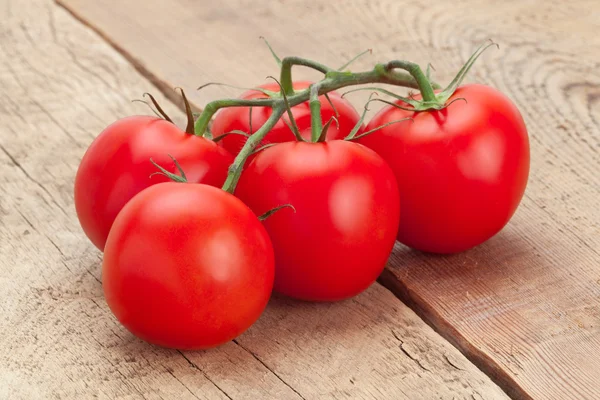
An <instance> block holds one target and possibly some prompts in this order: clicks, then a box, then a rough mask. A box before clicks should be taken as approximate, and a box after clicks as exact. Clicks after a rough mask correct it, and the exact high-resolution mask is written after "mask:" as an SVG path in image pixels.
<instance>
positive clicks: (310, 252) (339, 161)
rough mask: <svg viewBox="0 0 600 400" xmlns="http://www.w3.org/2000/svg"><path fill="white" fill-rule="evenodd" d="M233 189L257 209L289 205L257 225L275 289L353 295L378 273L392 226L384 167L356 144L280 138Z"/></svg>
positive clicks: (389, 177)
mask: <svg viewBox="0 0 600 400" xmlns="http://www.w3.org/2000/svg"><path fill="white" fill-rule="evenodd" d="M236 195H237V196H238V197H239V198H240V199H242V201H244V202H245V203H246V204H247V205H248V206H249V207H250V208H251V209H252V210H253V211H254V212H255V213H257V214H262V213H264V212H266V211H268V210H270V209H272V208H274V207H277V206H281V205H283V204H291V205H292V206H294V208H295V210H296V212H295V213H294V211H293V210H291V209H289V208H285V209H282V210H280V211H278V212H277V213H275V214H273V215H272V216H271V217H269V218H267V219H266V220H265V221H264V222H263V223H264V224H265V227H266V228H267V231H268V232H269V235H270V237H271V240H272V241H273V248H274V250H275V262H276V272H275V286H274V288H275V290H276V291H278V292H280V293H282V294H285V295H288V296H291V297H295V298H298V299H303V300H312V301H332V300H340V299H344V298H348V297H351V296H354V295H356V294H358V293H360V292H361V291H363V290H364V289H366V288H367V287H368V286H369V285H370V284H371V283H373V281H374V280H375V279H376V278H377V277H378V276H379V274H380V273H381V271H382V270H383V268H384V266H385V264H386V261H387V259H388V257H389V255H390V252H391V250H392V247H393V245H394V242H395V238H396V233H397V231H398V221H399V213H400V210H399V199H398V189H397V186H396V182H395V178H394V175H393V173H392V171H391V169H390V167H389V166H388V165H387V164H386V163H385V162H384V161H383V159H382V158H381V157H379V156H378V155H377V154H376V153H375V152H373V151H371V150H369V149H367V148H366V147H364V146H361V145H359V144H356V143H351V142H347V141H343V140H333V141H329V142H322V143H305V142H286V143H281V144H277V145H275V146H272V147H270V148H267V149H265V150H263V151H261V152H260V153H258V155H257V156H256V158H255V159H254V160H253V161H252V162H251V163H250V164H249V165H248V167H247V169H246V170H245V171H244V172H243V173H242V175H241V178H240V181H239V184H238V187H237V190H236Z"/></svg>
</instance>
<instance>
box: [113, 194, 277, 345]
mask: <svg viewBox="0 0 600 400" xmlns="http://www.w3.org/2000/svg"><path fill="white" fill-rule="evenodd" d="M273 275H274V259H273V247H272V245H271V241H270V240H269V236H268V235H267V232H266V231H265V229H264V228H263V226H262V224H261V223H260V221H259V220H258V219H257V218H256V216H255V215H254V214H253V213H252V211H250V209H249V208H248V207H246V206H245V205H244V204H243V203H242V202H241V201H240V200H238V199H237V198H235V197H234V196H232V195H230V194H228V193H227V192H225V191H223V190H221V189H217V188H214V187H211V186H207V185H195V184H184V183H174V182H168V183H162V184H160V185H154V186H152V187H150V188H148V189H146V190H144V191H143V192H141V193H139V194H138V195H137V196H135V197H134V198H133V199H132V200H131V201H130V202H129V203H127V205H126V206H125V207H124V208H123V210H122V211H121V213H119V215H118V216H117V219H116V220H115V223H114V226H113V228H112V230H111V231H110V234H109V236H108V241H107V243H106V251H105V255H104V263H103V265H102V277H103V279H102V282H103V286H104V294H105V296H106V302H107V303H108V305H109V307H110V309H111V310H112V312H113V313H114V314H115V316H116V317H117V318H118V320H119V321H120V322H121V323H122V324H123V325H124V326H125V327H126V328H127V329H129V330H130V331H131V332H132V333H133V334H134V335H136V336H138V337H140V338H142V339H144V340H146V341H148V342H151V343H154V344H157V345H160V346H165V347H172V348H178V349H205V348H209V347H214V346H217V345H219V344H222V343H225V342H227V341H229V340H231V339H233V338H235V337H236V336H238V335H240V334H241V333H242V332H244V331H245V330H246V329H248V327H250V325H252V323H254V321H256V320H257V319H258V317H259V316H260V314H261V313H262V311H263V310H264V308H265V306H266V304H267V302H268V300H269V297H270V294H271V290H272V287H273Z"/></svg>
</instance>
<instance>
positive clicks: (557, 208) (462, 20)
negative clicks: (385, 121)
mask: <svg viewBox="0 0 600 400" xmlns="http://www.w3.org/2000/svg"><path fill="white" fill-rule="evenodd" d="M59 1H60V3H61V4H63V5H65V7H67V8H68V9H69V10H71V12H73V13H74V14H75V15H77V16H78V17H79V18H81V19H82V20H83V21H85V23H87V24H89V25H90V26H92V27H93V28H94V29H96V30H97V31H99V32H101V34H102V35H104V36H105V37H106V38H107V39H108V40H109V41H110V42H112V43H114V44H116V45H117V46H118V47H120V48H121V50H122V51H124V52H125V54H126V55H127V57H129V58H130V59H131V60H133V61H134V64H135V65H138V66H141V67H143V68H144V70H145V73H147V74H149V75H150V76H153V77H154V78H153V80H155V81H159V82H162V84H163V85H166V86H173V85H181V84H184V85H189V88H190V89H191V88H192V87H193V86H196V85H198V84H201V83H204V82H207V81H224V82H227V83H231V84H237V85H242V86H252V85H255V84H257V83H260V82H262V81H263V79H264V76H266V75H268V74H273V73H274V72H275V71H276V69H275V64H274V63H273V61H272V59H271V58H270V56H269V54H268V52H267V51H266V50H265V49H264V48H263V47H262V46H261V44H260V42H259V40H258V36H259V35H264V36H266V37H268V38H269V39H270V41H271V43H272V44H273V46H274V47H275V49H279V50H281V51H280V52H281V54H282V55H286V54H297V55H302V56H307V57H311V58H314V59H318V60H320V61H323V62H324V63H326V64H330V65H333V66H335V65H337V64H339V63H340V60H343V59H347V58H349V57H350V56H351V55H353V54H357V53H359V52H360V51H361V50H363V49H364V48H367V47H372V48H373V49H374V54H375V56H374V57H372V58H371V59H368V57H367V58H365V59H363V60H360V61H358V62H357V63H356V68H357V69H359V68H361V67H366V66H367V65H369V64H371V63H372V62H373V60H374V59H376V60H387V59H391V58H405V59H411V60H413V61H417V62H420V63H422V64H425V63H427V62H429V61H431V62H432V63H433V65H434V66H435V68H436V71H437V72H436V74H437V76H436V77H437V80H438V81H441V82H448V80H449V79H450V78H451V76H452V75H453V74H454V72H455V71H456V70H457V69H458V68H459V67H460V66H461V64H462V63H463V62H464V61H465V60H466V58H467V57H468V55H469V54H470V53H471V52H472V51H473V50H474V48H475V47H476V46H477V45H478V44H480V43H482V42H483V41H484V40H485V39H487V38H490V37H491V38H494V40H495V41H497V42H498V43H500V45H501V50H500V51H498V52H493V51H490V52H489V53H487V54H486V55H484V57H483V58H482V59H481V60H480V61H479V62H478V64H477V65H476V67H475V68H474V71H473V73H472V74H471V76H470V79H471V80H472V81H479V82H483V83H487V84H490V85H492V86H495V87H497V88H498V89H500V90H501V91H503V92H505V93H506V94H507V95H509V96H510V97H511V98H512V99H513V100H514V101H515V102H516V104H517V105H518V107H519V108H520V109H521V111H522V112H523V114H524V117H525V119H526V123H527V126H528V128H529V133H530V136H531V146H532V170H531V178H530V182H529V187H528V190H527V193H526V197H525V199H524V200H523V203H522V205H521V207H520V209H519V210H518V212H517V214H516V215H515V217H514V219H513V220H512V221H511V223H510V224H509V225H508V226H507V228H506V229H505V230H504V231H503V232H502V233H501V234H499V235H498V236H497V237H495V238H494V239H492V240H491V241H489V242H488V243H486V244H485V245H483V246H481V247H479V248H477V249H474V250H472V251H469V252H466V253H463V254H459V255H456V256H452V257H434V256H429V255H425V254H420V253H416V252H412V251H409V250H408V249H406V248H404V247H402V246H400V245H398V246H397V247H396V249H395V251H394V254H393V256H392V258H391V261H390V265H389V269H388V271H387V272H386V273H385V274H384V275H383V276H382V282H383V283H384V284H385V285H386V286H388V287H389V288H391V289H392V290H393V291H394V292H395V293H396V294H397V295H398V296H399V297H400V298H401V299H403V300H404V301H406V302H407V303H409V304H411V306H412V307H413V308H414V309H415V310H417V311H418V312H419V313H420V315H422V316H423V317H424V318H425V319H426V320H427V321H428V322H429V323H430V324H431V325H432V326H434V327H435V328H436V329H437V330H438V331H439V332H441V333H442V334H443V335H444V336H445V337H447V338H448V339H450V340H451V341H452V342H453V343H454V344H456V345H457V346H458V347H459V348H460V349H461V350H462V351H463V352H464V353H465V354H466V355H467V356H468V357H469V358H470V359H471V360H473V361H475V362H476V363H477V365H478V366H480V367H481V368H483V369H484V370H485V371H486V372H487V373H488V374H490V375H491V376H492V377H493V378H494V379H495V380H496V381H497V382H499V383H500V384H501V385H502V387H503V388H505V390H507V391H508V392H509V393H510V394H511V395H512V396H513V397H515V398H530V397H531V398H540V399H541V398H544V399H557V398H565V399H566V398H568V399H583V398H587V399H592V398H597V396H598V394H597V393H600V212H599V211H598V198H599V195H600V174H599V173H598V171H599V168H600V155H599V153H600V152H599V149H600V135H599V129H600V126H599V125H600V123H599V121H600V72H599V67H600V56H599V54H600V39H599V37H598V35H597V34H596V33H597V32H598V29H599V28H600V3H599V2H597V1H591V0H590V1H585V0H578V1H572V2H564V1H560V0H554V1H543V2H542V1H537V0H526V1H507V2H502V3H498V2H496V1H492V0H485V1H475V0H472V1H471V0H461V1H455V2H452V3H450V2H427V3H425V2H423V1H421V2H419V1H408V0H400V1H398V0H385V1H367V0H354V1H345V2H319V1H316V0H312V1H299V0H298V1H288V2H265V3H260V4H259V3H257V2H255V1H249V0H236V1H231V2H223V3H214V2H208V1H205V2H200V4H199V3H198V2H191V1H189V0H178V1H170V2H168V3H166V2H159V1H156V2H153V3H152V4H147V2H142V1H141V0H134V1H128V2H119V1H117V0H107V1H106V2H104V3H103V4H102V5H100V4H99V3H97V2H94V1H90V0H59ZM107 4H110V6H107ZM142 4H144V5H143V6H142ZM133 14H135V15H136V16H137V18H135V19H129V18H127V16H129V15H133ZM158 14H160V15H162V16H164V18H161V19H156V18H152V16H153V15H158ZM298 73H299V75H298V76H299V77H302V78H306V77H314V75H307V74H306V72H305V71H303V70H298ZM224 94H228V95H235V94H236V93H235V91H233V90H229V89H219V90H217V89H213V90H212V91H210V90H207V91H202V92H200V93H194V94H193V95H192V98H193V100H194V101H195V102H196V103H197V105H199V106H201V105H202V104H204V103H206V102H207V101H209V100H211V99H213V98H215V97H222V96H223V95H224ZM354 101H355V104H357V105H360V104H361V102H362V101H364V97H360V96H358V97H355V98H354Z"/></svg>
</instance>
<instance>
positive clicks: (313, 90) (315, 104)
mask: <svg viewBox="0 0 600 400" xmlns="http://www.w3.org/2000/svg"><path fill="white" fill-rule="evenodd" d="M308 104H309V106H310V125H311V131H310V141H311V142H313V143H315V142H316V141H317V140H319V136H320V135H321V131H322V130H323V121H322V120H321V102H320V101H319V84H318V83H315V84H313V85H311V86H310V100H309V102H308Z"/></svg>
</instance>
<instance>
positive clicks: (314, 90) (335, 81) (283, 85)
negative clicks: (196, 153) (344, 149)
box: [194, 41, 495, 193]
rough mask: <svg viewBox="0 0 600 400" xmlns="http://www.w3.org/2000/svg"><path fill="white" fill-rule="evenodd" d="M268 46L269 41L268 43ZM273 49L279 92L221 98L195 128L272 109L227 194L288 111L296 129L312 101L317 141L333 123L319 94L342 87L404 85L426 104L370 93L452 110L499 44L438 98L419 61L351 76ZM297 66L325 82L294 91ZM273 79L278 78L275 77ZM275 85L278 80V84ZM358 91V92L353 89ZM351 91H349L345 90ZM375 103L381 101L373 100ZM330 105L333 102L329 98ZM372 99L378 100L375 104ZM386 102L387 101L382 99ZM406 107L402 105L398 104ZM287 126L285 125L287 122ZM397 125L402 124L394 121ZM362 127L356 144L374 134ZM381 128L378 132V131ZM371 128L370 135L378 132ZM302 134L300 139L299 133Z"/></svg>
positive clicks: (232, 174) (416, 107)
mask: <svg viewBox="0 0 600 400" xmlns="http://www.w3.org/2000/svg"><path fill="white" fill-rule="evenodd" d="M265 42H266V41H265ZM267 45H268V47H269V50H270V51H271V53H272V54H273V57H274V58H275V60H276V62H277V63H278V65H279V66H280V81H279V82H278V84H279V86H280V91H279V92H278V93H276V92H269V96H268V97H266V98H258V99H222V100H215V101H212V102H210V103H208V104H207V105H206V107H205V108H204V110H203V111H202V113H201V114H200V115H199V117H198V119H197V120H196V122H195V124H194V132H195V134H196V135H199V136H204V135H205V134H207V130H208V125H209V122H210V120H211V119H212V117H213V116H214V114H215V113H216V112H217V111H218V110H220V109H222V108H226V107H251V109H252V107H269V108H271V109H272V110H271V111H272V112H271V115H270V117H269V118H268V119H267V121H266V122H265V124H264V125H263V126H261V127H260V128H259V129H257V130H256V131H255V132H254V133H252V134H251V135H250V136H249V138H248V140H247V141H246V144H245V145H244V147H243V148H242V150H241V151H240V153H239V154H238V155H237V157H236V158H235V161H234V162H233V164H232V165H231V166H230V168H229V174H228V176H227V180H226V181H225V184H224V186H223V190H226V191H228V192H230V193H233V192H234V191H235V187H236V185H237V182H238V180H239V178H240V175H241V172H242V169H243V166H244V164H245V162H246V160H247V158H248V157H249V156H250V155H251V154H252V153H253V152H254V151H255V150H256V147H257V146H258V145H259V144H260V142H261V141H262V140H263V138H264V137H265V135H266V134H267V133H268V132H269V131H270V130H271V129H272V128H273V127H274V126H275V124H276V123H277V121H279V119H280V118H281V117H282V116H283V115H284V114H285V113H286V111H287V112H288V113H289V115H290V123H289V124H291V125H289V124H288V126H290V128H291V129H292V131H295V130H296V131H297V127H296V126H295V122H294V120H293V118H292V117H291V111H290V109H291V107H294V106H296V105H298V104H301V103H304V102H306V101H308V102H309V106H310V110H311V125H312V126H311V141H312V142H317V141H319V140H323V139H324V133H323V132H324V131H325V133H326V131H327V128H328V127H329V125H330V124H331V122H332V121H331V120H330V121H329V122H328V123H327V124H326V127H325V128H324V127H323V122H322V119H321V103H320V100H319V96H322V95H327V93H330V92H332V91H334V90H338V89H341V88H345V87H349V86H356V85H365V84H375V83H376V84H388V85H393V86H400V87H406V88H412V89H418V90H419V91H420V92H421V96H422V99H423V100H422V101H417V100H415V99H409V98H405V97H401V96H398V95H395V94H394V93H392V92H390V91H386V90H381V89H379V88H368V89H369V90H376V91H381V92H382V93H384V94H390V95H392V96H393V97H395V98H397V99H399V100H402V101H404V102H405V103H406V105H407V107H408V109H411V110H413V111H415V112H421V111H428V110H440V109H443V108H445V107H447V106H448V103H447V101H448V99H449V98H450V97H451V96H452V94H453V93H454V91H455V90H456V89H457V88H458V86H459V85H460V83H461V82H462V80H463V79H464V77H465V75H466V73H467V72H468V70H469V69H470V68H471V66H472V65H473V63H474V62H475V60H476V59H477V58H478V57H479V56H480V55H481V53H483V51H485V50H486V49H487V48H488V47H490V46H492V45H495V43H493V42H491V44H488V45H487V46H485V45H484V46H481V47H480V48H479V49H477V51H476V52H475V53H474V54H473V55H472V56H471V58H469V60H468V61H467V63H466V64H465V66H464V67H463V68H462V69H461V70H460V71H459V73H458V74H457V76H456V78H455V79H454V80H453V81H452V83H451V84H450V85H448V87H446V88H445V89H444V90H443V91H441V92H440V93H439V94H436V92H435V90H436V89H440V86H439V85H437V84H436V83H434V82H433V81H431V80H430V78H429V75H430V68H429V66H428V67H427V71H426V73H424V72H423V70H422V69H421V67H420V66H419V65H417V64H415V63H412V62H409V61H402V60H392V61H389V62H387V63H379V64H376V65H375V66H374V67H373V69H371V70H369V71H364V72H350V71H340V70H336V69H334V68H330V67H328V66H326V65H324V64H321V63H319V62H316V61H313V60H309V59H305V58H301V57H285V58H283V59H280V58H279V57H278V56H277V55H276V54H275V52H274V51H273V49H272V48H271V46H270V45H269V44H268V42H267ZM365 53H366V52H363V53H361V54H359V55H358V56H357V57H354V58H353V59H352V60H350V61H349V62H348V63H346V64H344V65H343V66H342V68H340V69H343V68H346V67H347V66H348V65H349V64H350V63H351V62H353V61H354V60H355V59H356V58H358V57H360V56H362V55H363V54H365ZM293 66H304V67H308V68H312V69H314V70H316V71H319V72H321V73H323V74H324V77H323V79H321V80H320V81H318V82H315V83H313V84H312V85H311V86H309V87H308V88H306V89H303V90H298V91H295V90H294V87H293V80H292V67H293ZM273 79H274V78H273ZM275 81H277V80H275ZM355 90H360V89H355ZM347 93H349V92H347ZM375 100H377V99H375ZM328 101H329V100H328ZM370 101H374V100H371V99H370ZM384 102H385V101H384ZM400 107H402V106H400ZM363 119H364V113H363V116H362V117H361V120H360V121H359V124H362V121H363ZM286 122H287V121H286ZM395 122H399V121H394V122H393V123H395ZM359 128H360V125H359V126H358V127H355V129H353V131H352V133H351V135H349V138H348V139H349V140H355V139H358V138H359V137H361V136H362V135H365V134H370V133H372V132H371V131H370V132H366V133H364V134H362V135H360V136H356V133H357V131H358V129H359ZM375 130H377V129H375ZM375 130H372V131H375ZM296 136H298V135H296Z"/></svg>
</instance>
